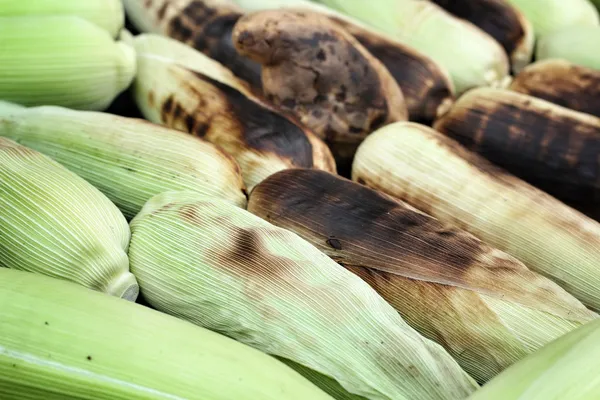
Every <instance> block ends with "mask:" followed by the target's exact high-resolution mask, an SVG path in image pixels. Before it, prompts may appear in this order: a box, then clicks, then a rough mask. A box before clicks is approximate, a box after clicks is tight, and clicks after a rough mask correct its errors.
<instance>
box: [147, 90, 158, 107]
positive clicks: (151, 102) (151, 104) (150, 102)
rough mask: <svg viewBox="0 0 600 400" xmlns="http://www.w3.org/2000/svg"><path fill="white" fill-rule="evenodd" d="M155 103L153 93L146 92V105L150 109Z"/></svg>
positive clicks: (151, 91)
mask: <svg viewBox="0 0 600 400" xmlns="http://www.w3.org/2000/svg"><path fill="white" fill-rule="evenodd" d="M155 101H156V100H155V99H154V91H153V90H150V91H148V104H149V105H150V107H154V104H155V103H154V102H155Z"/></svg>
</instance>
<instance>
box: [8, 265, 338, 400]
mask: <svg viewBox="0 0 600 400" xmlns="http://www.w3.org/2000/svg"><path fill="white" fill-rule="evenodd" d="M0 304H2V313H0V326H2V329H1V330H0V395H1V396H2V398H3V399H25V398H26V399H31V400H49V399H56V400H58V399H61V400H64V399H111V400H142V399H156V400H173V399H211V400H233V399H235V400H256V399H265V400H280V399H290V400H306V399H315V400H333V398H332V397H330V396H327V395H326V394H325V393H323V392H322V391H320V390H319V389H318V388H316V387H315V386H314V385H313V384H311V383H310V382H309V381H308V380H306V379H305V378H303V377H302V376H300V375H299V374H297V373H296V372H294V371H293V370H291V369H290V368H288V367H287V366H285V365H284V364H283V363H281V362H278V361H277V360H275V359H273V358H272V357H269V356H268V355H266V354H263V353H261V352H259V351H256V350H255V349H252V348H251V347H249V346H245V345H243V344H241V343H238V342H236V341H234V340H232V339H230V338H227V337H224V336H222V335H219V334H217V333H214V332H210V331H208V330H205V329H202V328H200V327H197V326H194V325H192V324H190V323H188V322H185V321H181V320H178V319H177V318H173V317H170V316H168V315H165V314H162V313H160V312H158V311H154V310H151V309H149V308H146V307H143V306H141V305H138V304H133V303H128V302H126V301H123V300H120V299H115V298H111V297H109V296H105V295H102V294H100V293H94V292H93V291H91V290H86V289H85V288H82V287H79V286H77V285H74V284H72V283H70V282H63V281H60V280H56V279H52V278H49V277H45V276H39V275H35V274H30V273H27V272H23V271H13V270H9V269H5V268H0Z"/></svg>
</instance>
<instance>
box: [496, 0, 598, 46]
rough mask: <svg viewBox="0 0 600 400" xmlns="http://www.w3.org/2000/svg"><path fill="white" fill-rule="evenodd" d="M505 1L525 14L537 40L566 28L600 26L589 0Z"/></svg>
mask: <svg viewBox="0 0 600 400" xmlns="http://www.w3.org/2000/svg"><path fill="white" fill-rule="evenodd" d="M507 1H508V2H509V3H511V4H513V5H514V6H515V7H517V8H518V9H519V10H520V11H521V12H522V13H523V14H525V17H526V18H527V19H528V20H529V21H530V22H531V23H532V24H533V30H534V32H535V34H536V36H537V37H538V39H539V38H540V37H542V38H543V37H544V36H546V35H547V34H549V33H551V32H554V31H556V30H561V29H563V28H567V27H577V26H598V25H600V17H599V15H598V11H597V10H596V9H595V8H594V6H593V5H592V3H590V1H589V0H568V1H565V0H533V1H532V0H507ZM596 49H597V48H596Z"/></svg>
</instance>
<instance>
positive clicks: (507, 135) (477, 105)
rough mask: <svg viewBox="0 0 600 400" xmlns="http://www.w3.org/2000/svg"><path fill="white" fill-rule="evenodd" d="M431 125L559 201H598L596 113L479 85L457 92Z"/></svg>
mask: <svg viewBox="0 0 600 400" xmlns="http://www.w3.org/2000/svg"><path fill="white" fill-rule="evenodd" d="M434 128H435V129H436V130H438V131H440V132H442V133H444V134H445V135H447V136H449V137H451V138H453V139H455V140H457V141H458V142H459V143H461V144H463V145H464V146H465V147H467V148H468V149H470V150H473V151H476V152H477V153H479V154H481V155H482V156H484V157H485V158H487V159H489V160H490V161H492V162H493V163H495V164H497V165H499V166H501V167H503V168H505V169H506V170H508V171H509V172H511V173H513V174H515V175H517V176H518V177H520V178H521V179H524V180H525V181H527V182H529V183H531V184H533V185H535V186H537V187H539V188H541V189H542V190H544V191H547V192H548V193H550V194H552V195H553V196H555V197H558V198H559V199H561V200H563V201H567V202H575V203H582V202H585V203H592V204H600V180H599V179H598V174H597V172H596V171H597V169H598V165H600V159H599V157H598V156H599V155H600V118H597V117H593V116H591V115H588V114H584V113H580V112H576V111H573V110H569V109H567V108H564V107H561V106H558V105H556V104H552V103H550V102H547V101H545V100H541V99H538V98H535V97H532V96H528V95H524V94H520V93H516V92H513V91H511V90H504V89H491V88H480V89H475V90H473V91H471V92H469V93H466V94H465V95H464V96H462V97H461V98H460V99H459V100H458V101H457V102H456V104H455V105H454V106H453V107H452V109H451V110H450V111H449V112H448V113H447V114H446V115H444V116H443V117H442V118H441V119H439V120H438V121H437V122H436V123H435V124H434Z"/></svg>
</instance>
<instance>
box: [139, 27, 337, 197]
mask: <svg viewBox="0 0 600 400" xmlns="http://www.w3.org/2000/svg"><path fill="white" fill-rule="evenodd" d="M133 44H134V46H135V48H136V51H137V53H138V66H139V68H138V75H137V77H136V80H135V83H134V86H133V90H134V95H135V99H136V103H137V104H138V106H139V108H140V110H141V111H142V113H143V114H144V116H145V117H146V118H147V119H149V120H150V121H152V122H155V123H158V124H162V125H165V126H168V127H170V128H174V129H178V130H181V131H184V132H188V133H191V134H193V135H196V136H200V137H203V138H205V139H206V140H208V141H209V142H212V143H214V144H217V145H219V146H220V147H222V148H223V149H224V150H225V151H227V152H228V153H229V154H231V155H232V156H233V157H234V158H235V159H236V160H237V162H238V164H239V165H240V167H241V169H242V176H243V177H244V182H245V184H246V186H247V188H248V190H251V189H252V187H254V185H256V184H257V183H258V182H260V181H261V180H263V179H264V178H266V177H267V176H269V175H270V174H272V173H275V172H277V171H280V170H282V169H286V168H297V167H305V168H317V169H324V170H327V171H335V170H336V167H335V162H334V160H333V157H332V155H331V152H330V151H329V149H328V148H327V145H326V144H325V143H324V142H323V141H321V140H320V139H319V138H317V137H316V136H315V135H314V134H313V133H312V132H310V131H309V130H308V129H306V128H304V127H302V126H301V125H300V124H299V123H297V122H295V121H294V120H292V119H291V118H289V117H287V116H284V115H283V114H281V113H279V112H278V111H276V110H275V109H273V108H272V107H271V106H269V105H267V104H266V103H265V102H264V101H262V100H261V99H260V98H258V97H256V96H254V95H252V93H251V92H250V91H249V89H248V87H247V85H246V84H244V83H243V82H242V81H240V80H238V79H237V78H236V77H235V76H234V75H233V74H232V73H231V71H229V70H228V69H226V68H225V67H223V66H222V65H221V64H219V63H218V62H216V61H214V60H212V59H210V58H208V57H206V56H205V55H203V54H202V53H200V52H198V51H195V50H194V49H192V48H191V47H189V46H186V45H185V44H183V43H180V42H177V41H176V40H174V39H169V38H166V37H162V36H158V35H153V34H144V35H139V36H137V37H136V38H135V40H134V42H133Z"/></svg>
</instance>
